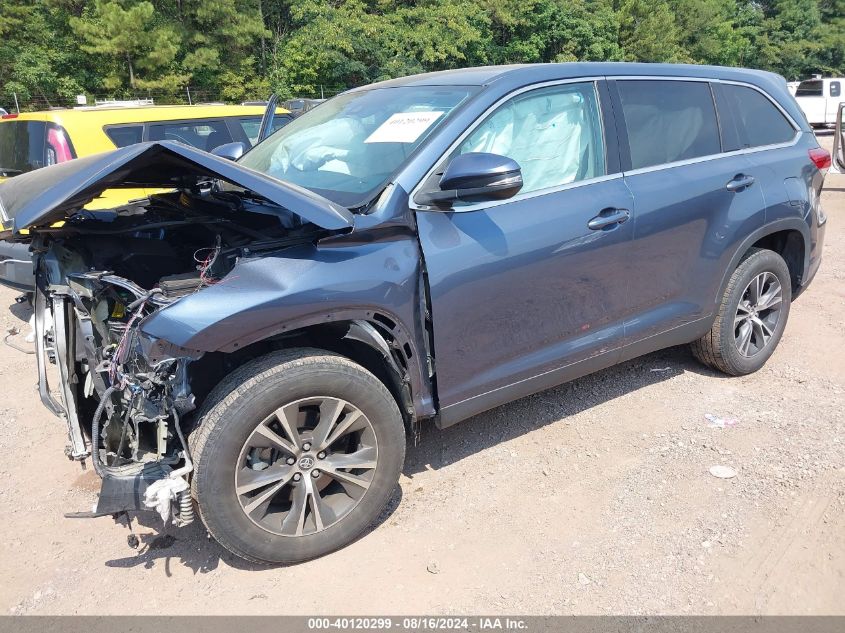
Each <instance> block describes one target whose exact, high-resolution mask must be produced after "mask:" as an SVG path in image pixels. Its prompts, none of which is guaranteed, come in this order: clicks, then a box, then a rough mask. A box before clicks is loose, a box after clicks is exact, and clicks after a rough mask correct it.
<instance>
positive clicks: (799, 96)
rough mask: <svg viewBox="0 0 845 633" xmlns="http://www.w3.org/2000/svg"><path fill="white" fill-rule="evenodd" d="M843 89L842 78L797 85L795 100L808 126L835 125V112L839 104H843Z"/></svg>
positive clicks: (817, 80) (818, 79)
mask: <svg viewBox="0 0 845 633" xmlns="http://www.w3.org/2000/svg"><path fill="white" fill-rule="evenodd" d="M843 87H845V78H843V77H831V78H827V79H822V78H816V79H806V80H805V81H802V82H801V83H800V84H798V88H797V90H796V91H795V100H796V101H797V102H798V105H799V106H801V109H802V110H803V111H804V115H805V116H806V117H807V121H808V122H809V123H810V125H813V126H825V125H833V124H834V123H836V111H837V110H838V108H839V104H840V103H843V102H845V96H843V91H842V89H843Z"/></svg>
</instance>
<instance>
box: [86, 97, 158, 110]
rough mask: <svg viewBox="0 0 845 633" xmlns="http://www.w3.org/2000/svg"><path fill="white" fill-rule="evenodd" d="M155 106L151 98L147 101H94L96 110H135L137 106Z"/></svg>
mask: <svg viewBox="0 0 845 633" xmlns="http://www.w3.org/2000/svg"><path fill="white" fill-rule="evenodd" d="M151 105H155V104H154V103H153V100H152V98H149V99H126V100H120V99H94V107H97V108H137V107H139V106H151Z"/></svg>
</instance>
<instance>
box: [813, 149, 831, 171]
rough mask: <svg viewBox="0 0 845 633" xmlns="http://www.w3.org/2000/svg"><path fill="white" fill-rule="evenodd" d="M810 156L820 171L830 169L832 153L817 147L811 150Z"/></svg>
mask: <svg viewBox="0 0 845 633" xmlns="http://www.w3.org/2000/svg"><path fill="white" fill-rule="evenodd" d="M808 154H810V160H811V161H813V164H814V165H815V166H816V167H818V168H819V169H830V152H828V151H827V150H826V149H823V148H821V147H817V148H815V149H811V150H810V151H809V152H808Z"/></svg>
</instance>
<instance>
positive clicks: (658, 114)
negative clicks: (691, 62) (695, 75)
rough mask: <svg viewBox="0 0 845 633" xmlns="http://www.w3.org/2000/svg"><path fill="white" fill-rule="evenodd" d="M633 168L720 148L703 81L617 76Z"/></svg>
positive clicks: (714, 110) (716, 128)
mask: <svg viewBox="0 0 845 633" xmlns="http://www.w3.org/2000/svg"><path fill="white" fill-rule="evenodd" d="M617 85H618V87H619V96H620V98H621V100H622V112H623V114H624V116H625V125H626V127H627V128H628V145H629V146H630V148H631V169H639V168H641V167H650V166H652V165H662V164H665V163H672V162H675V161H680V160H688V159H691V158H697V157H699V156H709V155H711V154H718V153H719V152H720V151H721V145H720V143H719V126H718V124H717V122H716V109H715V107H714V106H713V98H712V96H711V94H710V86H709V85H708V84H707V83H705V82H694V81H663V80H633V81H632V80H626V81H618V82H617Z"/></svg>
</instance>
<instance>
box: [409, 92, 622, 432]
mask: <svg viewBox="0 0 845 633" xmlns="http://www.w3.org/2000/svg"><path fill="white" fill-rule="evenodd" d="M598 85H599V82H579V83H564V84H560V85H556V86H551V87H544V88H538V89H534V90H529V91H524V92H520V93H519V94H518V95H516V96H514V97H513V98H511V99H510V100H508V101H506V102H505V103H504V104H502V105H501V106H500V107H499V108H497V109H496V110H495V111H494V112H493V113H492V114H491V115H490V116H488V117H487V118H486V119H484V121H483V122H482V123H481V124H480V125H479V126H477V127H476V128H475V129H473V130H471V131H470V132H469V133H468V134H467V135H465V138H464V139H463V140H462V141H461V142H460V143H459V145H458V146H457V148H456V149H455V150H454V151H453V152H451V153H450V155H449V156H448V157H447V159H446V160H444V161H443V162H442V163H441V165H440V166H439V167H438V169H437V170H435V176H436V174H437V173H438V172H440V171H441V170H442V169H443V167H445V165H446V164H447V163H448V159H449V158H451V157H453V156H455V155H457V154H461V153H466V152H492V153H497V154H501V155H505V156H508V157H510V158H513V159H514V160H515V161H516V162H517V163H519V165H520V166H521V168H522V172H523V181H524V185H523V189H522V190H521V191H520V193H519V194H518V195H517V196H516V197H514V198H512V199H510V200H507V201H498V202H496V203H489V204H475V205H468V206H464V207H456V208H454V210H453V211H450V212H440V211H431V210H429V211H418V213H417V222H418V227H419V236H420V242H421V244H422V250H423V255H424V260H425V266H426V270H427V275H428V283H429V288H430V293H431V306H432V319H433V324H434V354H435V365H436V367H435V370H436V374H437V388H438V397H439V401H440V406H441V411H442V421H443V423H444V424H449V423H451V422H453V421H457V420H458V419H462V418H463V417H466V416H468V415H471V414H474V413H477V412H479V411H483V410H485V409H487V408H490V407H493V406H496V405H498V404H500V403H503V402H507V401H509V400H511V399H514V398H516V397H519V396H521V395H526V394H528V393H531V392H533V391H537V390H539V389H542V388H545V387H547V386H551V385H553V384H556V383H559V382H562V381H563V380H565V379H567V378H570V377H572V375H571V374H572V372H576V373H586V371H589V370H591V369H595V368H596V364H597V363H598V364H601V365H604V366H607V365H609V364H613V362H615V360H616V359H617V358H618V356H619V350H620V345H621V340H622V336H623V328H622V324H623V321H624V318H625V316H626V309H627V304H628V296H627V287H628V274H627V271H628V257H629V255H630V245H631V237H632V233H633V221H632V220H631V219H630V210H631V209H632V198H631V194H630V193H629V191H628V189H627V188H626V186H625V184H624V182H623V180H622V178H621V176H620V174H618V173H616V174H612V175H607V171H608V170H607V165H608V160H607V157H606V156H605V142H604V139H603V133H602V116H601V111H600V107H599V98H598V92H597V89H598ZM614 146H615V143H614ZM610 162H611V163H615V161H613V160H611V161H610ZM431 180H432V178H429V179H428V181H426V183H424V187H425V186H428V183H429V181H431ZM596 359H600V360H596ZM578 367H581V368H583V371H579V369H578ZM567 368H573V369H570V370H567Z"/></svg>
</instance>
